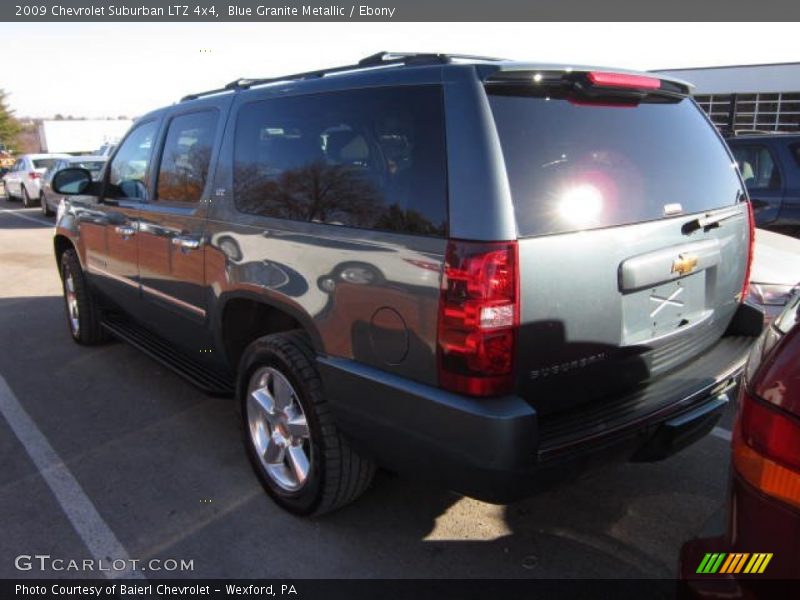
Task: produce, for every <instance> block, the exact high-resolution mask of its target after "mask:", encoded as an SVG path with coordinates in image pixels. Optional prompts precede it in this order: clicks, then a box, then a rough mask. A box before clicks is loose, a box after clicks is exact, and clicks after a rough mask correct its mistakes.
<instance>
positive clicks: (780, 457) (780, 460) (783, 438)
mask: <svg viewBox="0 0 800 600" xmlns="http://www.w3.org/2000/svg"><path fill="white" fill-rule="evenodd" d="M733 465H734V467H735V469H736V471H737V472H738V473H739V474H740V475H741V476H742V477H743V478H744V479H745V480H746V481H747V482H748V483H750V485H752V486H754V487H755V488H757V489H759V490H761V491H762V492H763V493H764V494H767V495H769V496H772V497H773V498H776V499H778V500H781V501H783V502H785V503H787V504H790V505H792V506H795V507H797V508H800V422H798V419H797V418H795V417H793V416H792V415H790V414H789V413H787V412H785V411H783V410H781V409H779V408H773V407H771V406H769V405H767V404H765V403H763V402H762V401H760V400H757V399H755V398H753V397H752V396H751V395H749V394H748V393H747V392H746V391H745V392H743V393H742V396H741V404H740V407H739V415H738V418H737V422H736V427H735V431H734V435H733Z"/></svg>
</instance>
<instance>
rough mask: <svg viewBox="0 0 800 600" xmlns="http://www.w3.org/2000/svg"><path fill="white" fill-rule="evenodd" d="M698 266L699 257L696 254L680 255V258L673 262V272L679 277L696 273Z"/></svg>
mask: <svg viewBox="0 0 800 600" xmlns="http://www.w3.org/2000/svg"><path fill="white" fill-rule="evenodd" d="M696 266H697V257H696V256H695V255H694V254H679V255H678V258H676V259H675V260H674V261H672V272H673V273H677V274H678V275H686V274H687V273H691V272H692V271H694V268H695V267H696Z"/></svg>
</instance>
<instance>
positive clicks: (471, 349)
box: [438, 240, 519, 396]
mask: <svg viewBox="0 0 800 600" xmlns="http://www.w3.org/2000/svg"><path fill="white" fill-rule="evenodd" d="M518 326H519V266H518V249H517V242H462V241H457V240H451V241H450V242H448V245H447V255H446V259H445V270H444V277H443V278H442V291H441V296H440V299H439V336H438V363H439V385H440V386H441V387H443V388H445V389H447V390H450V391H454V392H459V393H463V394H469V395H471V396H494V395H499V394H505V393H508V392H510V391H511V390H512V389H513V387H514V362H515V355H516V343H517V328H518Z"/></svg>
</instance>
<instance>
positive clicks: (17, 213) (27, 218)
mask: <svg viewBox="0 0 800 600" xmlns="http://www.w3.org/2000/svg"><path fill="white" fill-rule="evenodd" d="M0 212H3V213H8V214H9V215H12V216H14V217H19V218H20V219H26V220H28V221H33V222H34V223H39V224H40V225H48V226H50V227H55V225H54V224H53V223H52V222H51V221H45V220H43V219H37V218H36V217H32V216H30V215H25V214H22V213H20V212H19V210H13V209H8V208H0Z"/></svg>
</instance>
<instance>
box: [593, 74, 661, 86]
mask: <svg viewBox="0 0 800 600" xmlns="http://www.w3.org/2000/svg"><path fill="white" fill-rule="evenodd" d="M587 77H588V79H589V82H590V83H591V84H592V85H596V86H598V87H615V88H625V89H628V90H657V89H660V88H661V80H660V79H658V78H656V77H646V76H644V75H629V74H627V73H607V72H604V71H591V72H589V73H588V74H587Z"/></svg>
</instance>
